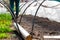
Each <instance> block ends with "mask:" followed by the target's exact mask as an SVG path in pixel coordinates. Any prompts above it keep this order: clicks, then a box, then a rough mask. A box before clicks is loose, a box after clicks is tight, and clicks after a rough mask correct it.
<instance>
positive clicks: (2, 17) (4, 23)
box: [0, 13, 12, 39]
mask: <svg viewBox="0 0 60 40" xmlns="http://www.w3.org/2000/svg"><path fill="white" fill-rule="evenodd" d="M11 18H12V17H11V15H10V14H9V13H1V14H0V38H1V39H2V38H8V37H9V36H10V35H8V34H7V33H9V32H12V30H11V29H10V25H11V24H12V20H11Z"/></svg>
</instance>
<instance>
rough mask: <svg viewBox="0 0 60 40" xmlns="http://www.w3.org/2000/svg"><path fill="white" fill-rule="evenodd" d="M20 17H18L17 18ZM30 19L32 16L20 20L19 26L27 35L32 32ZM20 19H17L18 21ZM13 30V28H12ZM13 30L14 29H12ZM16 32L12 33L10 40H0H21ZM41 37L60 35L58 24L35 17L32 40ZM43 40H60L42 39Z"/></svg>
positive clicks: (25, 16) (59, 25) (39, 39)
mask: <svg viewBox="0 0 60 40" xmlns="http://www.w3.org/2000/svg"><path fill="white" fill-rule="evenodd" d="M19 17H20V16H19ZM32 19H33V16H31V15H24V16H23V18H22V22H21V24H20V25H21V26H23V28H24V29H25V30H27V31H28V32H29V33H31V32H32V30H31V29H32ZM19 20H20V19H19V18H18V21H19ZM12 29H14V26H12ZM14 30H15V29H14ZM16 33H17V32H12V35H13V34H15V35H13V36H12V37H11V38H10V39H0V40H21V39H20V38H19V36H18V35H16ZM42 35H60V23H57V22H55V21H50V20H48V19H47V18H42V17H40V18H39V17H36V18H35V25H34V30H33V40H41V39H43V37H42ZM44 40H60V39H44Z"/></svg>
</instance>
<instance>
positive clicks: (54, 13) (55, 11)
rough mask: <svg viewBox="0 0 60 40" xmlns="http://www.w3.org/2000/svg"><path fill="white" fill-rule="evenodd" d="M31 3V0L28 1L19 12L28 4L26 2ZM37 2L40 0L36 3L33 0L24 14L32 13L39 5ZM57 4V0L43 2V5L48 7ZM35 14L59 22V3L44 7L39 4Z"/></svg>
mask: <svg viewBox="0 0 60 40" xmlns="http://www.w3.org/2000/svg"><path fill="white" fill-rule="evenodd" d="M29 3H31V2H28V3H27V4H26V5H25V6H24V7H23V8H22V9H21V11H20V13H23V11H24V9H25V8H26V7H27V6H28V4H29ZM39 3H41V2H40V1H38V3H37V5H35V4H36V2H34V3H33V4H32V5H31V6H30V7H29V8H28V9H27V10H26V11H25V14H26V15H29V14H31V15H34V14H35V12H36V10H37V7H38V6H39ZM57 4H60V3H59V2H57V1H45V2H44V3H43V5H46V6H49V7H52V6H55V5H57ZM37 16H39V17H44V18H48V19H49V20H51V21H56V22H60V5H59V6H56V7H54V8H46V7H43V6H41V7H40V9H39V11H38V13H37Z"/></svg>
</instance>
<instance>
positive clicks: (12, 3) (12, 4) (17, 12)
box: [10, 0, 20, 18]
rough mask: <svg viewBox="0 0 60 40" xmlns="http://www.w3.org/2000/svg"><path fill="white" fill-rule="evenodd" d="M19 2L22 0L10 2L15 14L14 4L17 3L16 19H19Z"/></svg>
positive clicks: (11, 0)
mask: <svg viewBox="0 0 60 40" xmlns="http://www.w3.org/2000/svg"><path fill="white" fill-rule="evenodd" d="M19 1H20V0H10V7H11V10H13V12H14V2H15V7H16V17H15V18H18V14H19Z"/></svg>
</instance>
